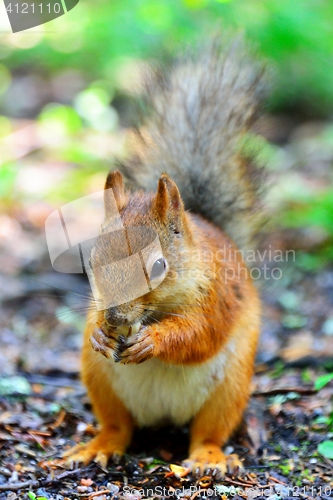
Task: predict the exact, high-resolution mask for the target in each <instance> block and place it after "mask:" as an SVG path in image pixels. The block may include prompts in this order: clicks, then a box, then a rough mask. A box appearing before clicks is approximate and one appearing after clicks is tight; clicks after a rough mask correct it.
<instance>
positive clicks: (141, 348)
mask: <svg viewBox="0 0 333 500" xmlns="http://www.w3.org/2000/svg"><path fill="white" fill-rule="evenodd" d="M153 355H154V343H153V339H152V337H151V335H150V334H149V332H148V330H147V329H145V328H143V329H141V330H140V331H139V332H138V333H136V334H135V335H131V336H130V337H128V339H127V340H126V343H125V344H123V345H119V344H118V347H117V349H116V351H115V353H114V360H115V361H116V362H118V363H123V364H133V363H134V364H140V363H143V362H144V361H147V359H150V358H152V357H153Z"/></svg>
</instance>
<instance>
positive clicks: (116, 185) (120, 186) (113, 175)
mask: <svg viewBox="0 0 333 500" xmlns="http://www.w3.org/2000/svg"><path fill="white" fill-rule="evenodd" d="M104 189H112V191H113V194H114V197H115V200H116V203H117V207H118V210H121V209H122V208H124V206H125V205H126V203H127V201H128V196H127V194H126V193H125V188H124V181H123V176H122V175H121V173H120V172H119V170H114V171H113V172H109V174H108V176H107V178H106V181H105V186H104ZM104 201H105V211H106V212H108V196H105V197H104Z"/></svg>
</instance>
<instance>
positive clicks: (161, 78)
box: [123, 39, 265, 249]
mask: <svg viewBox="0 0 333 500" xmlns="http://www.w3.org/2000/svg"><path fill="white" fill-rule="evenodd" d="M262 74H263V68H262V67H261V66H259V65H257V64H255V63H254V62H253V61H252V59H251V58H249V56H248V55H247V52H246V51H245V50H244V44H243V42H242V40H238V39H237V40H234V41H233V42H232V43H231V44H227V45H226V46H222V44H221V43H220V42H219V41H217V40H214V41H213V42H211V43H210V44H209V45H208V46H206V47H205V49H204V50H201V52H200V54H197V55H196V56H194V57H186V58H184V59H182V60H180V61H178V62H176V63H175V64H174V65H173V66H172V67H171V68H170V69H165V70H163V71H161V70H157V71H155V72H154V75H153V77H151V78H150V79H149V81H148V82H147V83H146V96H147V98H148V99H147V100H148V104H149V108H150V113H148V114H147V117H146V118H145V119H144V122H143V125H142V127H141V128H140V129H139V130H138V132H137V133H136V134H135V136H136V139H135V149H134V154H133V156H132V158H131V159H130V160H129V161H128V162H127V163H126V164H125V165H123V171H124V174H125V176H127V178H128V179H129V180H130V181H131V182H132V183H133V184H134V185H135V186H136V187H139V188H143V189H145V190H151V191H154V190H156V186H157V181H158V178H159V176H160V175H161V173H163V172H166V173H168V174H169V175H170V177H171V178H172V179H173V180H174V181H175V182H176V183H177V185H178V187H179V190H180V193H181V195H182V198H183V200H184V203H185V207H186V209H189V210H191V211H192V212H195V213H199V214H201V215H202V216H203V217H205V218H206V219H208V220H211V221H212V222H213V223H214V224H216V225H217V226H219V227H220V228H222V229H223V230H224V231H225V232H226V233H227V234H228V235H229V236H231V238H233V239H234V240H235V242H236V243H237V244H238V245H239V247H240V248H243V249H246V248H249V247H251V245H252V244H253V237H254V236H255V234H256V232H257V230H258V223H259V220H260V212H261V210H260V202H259V199H260V196H259V192H260V186H261V184H262V182H261V172H262V168H260V167H258V166H256V164H255V161H254V158H253V157H252V158H250V157H249V155H248V154H245V152H244V143H245V142H246V137H247V133H248V131H249V128H250V126H251V124H252V122H253V120H254V118H255V117H256V115H257V111H258V107H259V104H260V102H261V101H262V97H263V91H264V88H265V85H264V83H263V78H262Z"/></svg>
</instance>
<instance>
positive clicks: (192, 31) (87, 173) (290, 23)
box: [0, 0, 333, 269]
mask: <svg viewBox="0 0 333 500" xmlns="http://www.w3.org/2000/svg"><path fill="white" fill-rule="evenodd" d="M0 26H1V20H0ZM218 30H221V31H222V32H223V31H225V32H226V34H227V36H229V33H232V32H234V31H235V32H239V31H240V32H245V34H246V37H247V39H248V40H249V42H250V44H252V45H253V47H254V50H255V51H256V52H257V53H258V55H259V57H262V58H263V59H264V60H267V66H268V68H270V72H271V73H272V76H271V81H272V82H273V84H272V92H271V98H270V103H269V106H270V109H271V110H272V111H273V112H277V113H281V112H284V113H285V112H287V113H288V114H289V115H293V116H294V117H295V116H297V119H298V120H299V119H300V118H301V119H304V118H305V119H309V118H310V119H313V118H320V119H322V118H328V117H329V116H330V115H331V114H332V112H333V72H332V71H331V70H330V63H331V61H332V60H333V3H332V2H330V1H329V0H293V1H290V0H249V1H247V2H244V1H243V0H158V1H156V0H128V1H127V2H123V1H121V0H96V1H94V2H89V1H88V0H80V2H79V4H78V5H77V6H76V7H75V8H74V9H73V10H71V11H70V12H69V13H67V14H66V15H64V16H61V17H60V18H58V19H56V20H54V21H51V22H49V23H47V24H46V25H43V26H38V27H36V29H32V30H28V32H21V33H16V34H11V33H5V32H2V34H1V36H0V141H1V140H2V139H5V141H4V147H3V148H1V155H0V198H1V199H2V200H3V202H4V203H5V204H6V206H7V207H8V206H10V207H13V206H15V204H16V205H17V204H18V205H19V204H21V205H23V206H24V205H25V204H27V203H31V202H32V201H36V200H38V199H39V200H41V199H42V200H44V201H46V202H47V203H48V204H50V205H53V206H54V205H56V204H59V203H64V202H66V201H69V200H72V199H74V198H76V197H79V196H82V195H84V194H86V193H87V192H89V191H90V192H91V191H93V190H98V189H100V188H101V187H102V186H103V178H104V176H105V172H106V171H107V170H108V169H109V168H110V166H111V165H112V161H113V158H115V157H117V156H119V155H120V156H121V155H122V154H124V147H123V143H124V141H123V135H124V134H123V132H122V130H123V127H124V126H127V125H128V123H129V122H128V120H127V118H126V113H127V108H128V105H129V101H130V99H129V94H131V93H133V91H134V93H135V91H136V89H137V85H138V81H139V68H141V66H142V61H147V60H154V59H158V60H159V61H161V60H165V59H168V58H169V57H170V55H177V53H178V52H179V50H180V48H181V47H183V46H184V45H185V46H186V45H189V44H192V43H199V44H200V43H203V41H205V40H206V39H207V38H209V36H210V35H211V34H212V33H214V32H216V31H218ZM1 115H2V116H1ZM8 117H10V118H8ZM13 118H14V120H13ZM17 118H18V119H20V120H22V119H30V120H31V119H33V120H35V121H34V129H33V130H32V132H31V135H32V136H33V137H34V141H35V142H34V143H33V144H32V145H31V147H30V150H29V151H26V153H24V154H22V153H21V151H20V150H19V151H16V150H14V149H13V147H12V145H11V144H10V143H8V141H7V142H6V138H8V137H9V136H10V135H13V134H12V132H14V133H15V132H16V131H17V128H16V127H17V123H16V122H15V119H17ZM332 130H333V129H332V127H327V134H328V135H327V134H326V135H327V137H326V139H325V138H324V137H321V138H319V140H318V141H317V145H316V147H317V149H320V150H325V151H328V153H327V154H328V156H330V157H331V158H333V155H332V151H333V142H332V137H333V135H332ZM29 133H30V132H29ZM256 140H257V139H256V138H255V137H254V138H253V140H252V143H251V145H252V146H253V147H257V146H258V148H259V146H260V148H261V150H262V159H263V162H264V163H265V164H267V163H268V164H273V163H274V162H276V158H278V161H277V162H276V163H277V165H278V168H281V166H282V165H283V162H284V158H285V157H284V156H283V155H284V153H285V152H284V150H283V147H282V148H281V147H280V146H276V145H275V146H271V145H267V143H266V144H265V143H264V144H263V146H264V147H263V148H262V147H261V146H262V144H259V142H260V141H259V142H258V145H256ZM325 141H326V142H325ZM261 142H263V141H261ZM310 142H311V141H310ZM305 143H306V141H305V142H304V143H303V144H300V148H301V149H302V148H303V149H304V147H305ZM311 154H312V152H311V151H310V150H309V155H310V156H311ZM36 165H39V166H41V165H43V167H40V169H39V170H38V169H37V167H36ZM64 166H65V168H64ZM289 189H290V190H292V193H291V195H290V196H289V199H288V203H287V204H286V205H285V209H284V210H283V212H282V213H281V216H280V219H279V222H280V223H281V225H282V226H283V227H289V228H307V227H310V228H318V229H319V230H322V231H324V232H325V233H326V234H327V235H328V239H327V241H326V244H325V245H324V246H323V247H321V248H319V249H318V250H316V252H315V255H314V254H311V253H309V252H303V253H302V252H300V254H299V258H298V260H297V261H298V263H300V264H301V265H302V266H303V267H304V268H306V269H314V268H316V267H318V266H319V265H322V264H325V263H327V262H329V261H331V260H332V259H333V185H332V182H330V184H329V185H327V186H325V188H324V189H321V190H314V191H311V190H310V191H309V192H307V193H303V192H302V186H301V187H298V186H297V185H296V184H295V185H293V183H291V186H290V187H289Z"/></svg>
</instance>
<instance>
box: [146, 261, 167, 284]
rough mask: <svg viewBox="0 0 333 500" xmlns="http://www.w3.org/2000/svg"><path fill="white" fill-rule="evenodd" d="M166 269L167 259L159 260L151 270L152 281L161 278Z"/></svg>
mask: <svg viewBox="0 0 333 500" xmlns="http://www.w3.org/2000/svg"><path fill="white" fill-rule="evenodd" d="M165 269H166V261H165V259H158V260H157V261H156V262H155V263H154V265H153V267H152V270H151V273H150V279H151V280H153V279H155V278H159V277H160V276H161V275H162V274H163V273H164V271H165Z"/></svg>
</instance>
